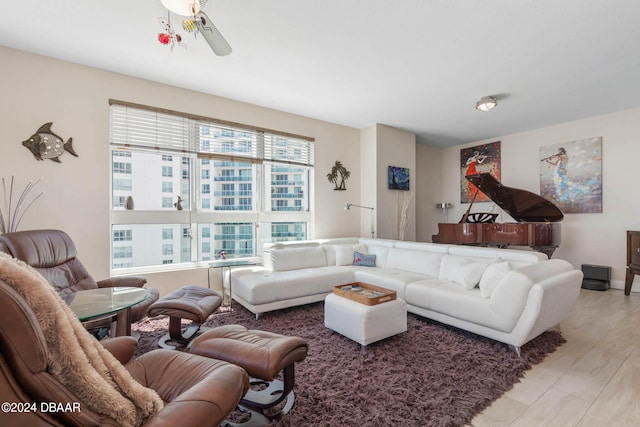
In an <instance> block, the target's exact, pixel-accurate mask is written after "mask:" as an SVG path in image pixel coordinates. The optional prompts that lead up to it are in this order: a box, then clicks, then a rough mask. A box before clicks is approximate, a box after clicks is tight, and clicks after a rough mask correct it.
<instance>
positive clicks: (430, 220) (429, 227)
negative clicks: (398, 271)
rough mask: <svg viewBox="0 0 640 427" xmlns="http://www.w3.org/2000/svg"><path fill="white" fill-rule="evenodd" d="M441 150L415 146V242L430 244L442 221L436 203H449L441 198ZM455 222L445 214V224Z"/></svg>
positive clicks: (450, 216)
mask: <svg viewBox="0 0 640 427" xmlns="http://www.w3.org/2000/svg"><path fill="white" fill-rule="evenodd" d="M442 154H443V150H442V149H441V148H438V147H432V146H429V145H425V144H416V188H417V189H418V191H417V192H416V218H417V221H416V240H417V241H418V242H430V241H431V236H432V235H433V234H435V233H436V232H437V224H438V223H439V222H441V221H442V211H441V210H439V209H437V208H436V207H435V205H436V204H437V203H442V202H449V203H452V200H449V198H447V200H445V198H443V196H442V176H443V173H442V169H443V168H442ZM451 221H453V222H457V221H458V218H457V217H454V216H453V215H451V213H450V212H447V221H446V222H451Z"/></svg>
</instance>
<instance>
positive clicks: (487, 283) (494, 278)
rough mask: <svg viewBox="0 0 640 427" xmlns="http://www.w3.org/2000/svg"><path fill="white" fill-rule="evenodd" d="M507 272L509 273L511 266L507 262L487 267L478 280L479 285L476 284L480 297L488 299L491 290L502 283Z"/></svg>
mask: <svg viewBox="0 0 640 427" xmlns="http://www.w3.org/2000/svg"><path fill="white" fill-rule="evenodd" d="M509 271H511V264H509V261H503V262H497V263H494V264H491V265H489V266H488V267H487V269H486V270H485V271H484V273H483V274H482V278H480V283H479V284H478V286H479V287H480V293H481V294H482V296H483V297H485V298H489V297H490V296H491V294H492V293H493V290H494V289H495V288H496V287H497V286H498V284H499V283H500V282H502V280H503V279H504V277H505V276H506V275H507V273H508V272H509Z"/></svg>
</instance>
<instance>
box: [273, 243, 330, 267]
mask: <svg viewBox="0 0 640 427" xmlns="http://www.w3.org/2000/svg"><path fill="white" fill-rule="evenodd" d="M265 255H266V257H268V258H269V262H268V263H265V264H266V265H268V268H270V269H271V270H273V271H287V270H299V269H301V268H315V267H325V266H326V265H327V256H326V254H325V250H324V248H323V247H322V246H311V247H298V248H286V249H275V250H270V251H269V252H268V253H267V252H265Z"/></svg>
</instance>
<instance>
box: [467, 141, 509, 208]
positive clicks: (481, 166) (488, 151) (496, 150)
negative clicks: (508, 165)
mask: <svg viewBox="0 0 640 427" xmlns="http://www.w3.org/2000/svg"><path fill="white" fill-rule="evenodd" d="M485 172H486V173H490V174H491V175H493V177H494V178H495V179H497V180H498V181H500V180H501V176H500V175H501V173H500V141H496V142H492V143H490V144H483V145H477V146H475V147H469V148H463V149H461V150H460V203H471V201H472V200H473V198H474V196H475V201H476V202H488V201H490V199H489V198H488V197H487V196H485V195H484V193H482V192H481V191H479V190H478V188H477V187H476V186H475V185H473V184H472V183H470V182H469V181H467V179H466V178H465V176H467V175H475V174H478V173H485ZM476 192H477V193H478V194H477V196H476Z"/></svg>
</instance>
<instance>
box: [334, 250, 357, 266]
mask: <svg viewBox="0 0 640 427" xmlns="http://www.w3.org/2000/svg"><path fill="white" fill-rule="evenodd" d="M335 250H336V262H335V265H351V264H353V245H336V246H335Z"/></svg>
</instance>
